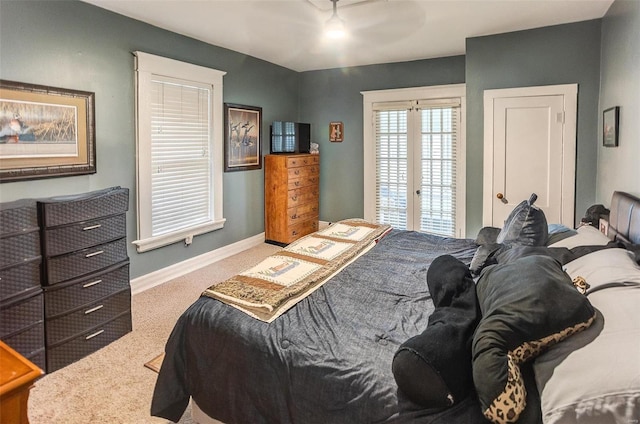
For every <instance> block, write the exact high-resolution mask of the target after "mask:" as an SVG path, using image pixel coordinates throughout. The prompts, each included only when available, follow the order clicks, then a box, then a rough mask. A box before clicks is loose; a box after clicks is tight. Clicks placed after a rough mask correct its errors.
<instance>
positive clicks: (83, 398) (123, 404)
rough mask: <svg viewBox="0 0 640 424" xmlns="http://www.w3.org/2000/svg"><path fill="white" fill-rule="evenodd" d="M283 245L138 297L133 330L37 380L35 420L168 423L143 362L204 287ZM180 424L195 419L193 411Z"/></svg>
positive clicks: (32, 406)
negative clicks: (154, 400) (156, 407)
mask: <svg viewBox="0 0 640 424" xmlns="http://www.w3.org/2000/svg"><path fill="white" fill-rule="evenodd" d="M279 249H280V248H279V247H277V246H273V245H269V244H261V245H260V246H257V247H254V248H252V249H249V250H247V251H245V252H243V253H240V254H238V255H235V256H232V257H230V258H227V259H225V260H223V261H220V262H217V263H215V264H212V265H209V266H207V267H204V268H202V269H200V270H197V271H194V272H192V273H190V274H188V275H185V276H182V277H179V278H176V279H175V280H172V281H170V282H168V283H165V284H163V285H161V286H158V287H154V288H152V289H149V290H147V291H145V292H142V293H140V294H137V295H135V296H133V299H132V315H133V331H132V332H131V333H129V334H127V335H125V336H124V337H122V338H120V339H118V340H116V341H115V342H113V343H111V344H110V345H108V346H106V347H104V348H102V349H100V350H99V351H97V352H95V353H93V354H91V355H89V356H87V357H85V358H83V359H82V360H80V361H78V362H75V363H73V364H71V365H69V366H67V367H65V368H63V369H61V370H58V371H56V372H54V373H51V374H48V375H45V376H44V377H42V378H41V379H40V380H38V381H37V382H36V385H35V387H34V388H33V389H32V390H31V395H30V397H29V419H30V422H31V424H58V423H59V424H88V423H91V424H96V423H109V424H112V423H113V424H129V423H132V424H134V423H135V424H138V423H140V424H145V423H166V422H167V421H166V420H164V419H160V418H156V417H151V416H150V415H149V410H150V407H151V396H152V394H153V388H154V385H155V381H156V378H157V373H155V372H152V371H150V370H149V369H148V368H147V367H145V366H144V364H145V363H147V362H148V361H150V360H151V359H154V358H156V357H157V356H158V354H160V353H161V352H163V351H164V344H165V342H166V340H167V338H168V336H169V334H170V332H171V330H172V329H173V325H174V324H175V322H176V320H177V319H178V317H179V316H180V314H181V313H182V312H183V311H184V310H185V309H186V308H187V307H188V306H189V305H190V304H191V303H193V302H194V301H195V300H196V299H197V298H198V296H199V295H200V293H201V292H202V291H203V290H204V289H206V288H207V287H209V286H211V285H212V284H214V283H217V282H220V281H223V280H225V279H227V278H229V277H231V276H233V275H235V274H237V273H238V272H240V271H242V270H244V269H246V268H248V267H250V266H253V265H255V264H256V263H258V262H260V261H261V260H262V259H264V258H265V257H267V256H269V255H270V254H273V253H275V252H276V251H278V250H279ZM179 422H180V423H181V424H192V423H193V421H192V420H191V411H190V409H187V411H186V412H185V415H184V416H183V417H182V419H181V420H180V421H179Z"/></svg>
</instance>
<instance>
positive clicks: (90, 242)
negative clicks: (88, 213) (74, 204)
mask: <svg viewBox="0 0 640 424" xmlns="http://www.w3.org/2000/svg"><path fill="white" fill-rule="evenodd" d="M126 226H127V222H126V216H125V214H120V215H115V216H110V217H108V218H101V219H96V220H92V221H83V222H78V223H75V224H72V225H68V226H63V227H55V228H47V229H45V230H44V231H43V232H42V236H43V241H42V247H43V249H44V252H43V253H44V255H45V256H46V257H51V256H56V255H61V254H64V253H68V252H73V251H76V250H81V249H86V248H88V247H91V246H95V245H97V244H102V243H106V242H109V241H112V240H117V239H119V238H123V237H126V235H127V230H126Z"/></svg>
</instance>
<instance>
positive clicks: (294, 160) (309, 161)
mask: <svg viewBox="0 0 640 424" xmlns="http://www.w3.org/2000/svg"><path fill="white" fill-rule="evenodd" d="M319 163H320V156H319V155H300V156H296V155H291V156H288V157H287V168H297V167H299V166H308V165H317V164H319Z"/></svg>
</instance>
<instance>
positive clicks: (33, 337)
mask: <svg viewBox="0 0 640 424" xmlns="http://www.w3.org/2000/svg"><path fill="white" fill-rule="evenodd" d="M2 341H4V342H5V343H6V344H8V345H9V346H11V347H12V348H13V349H15V350H17V351H18V353H20V354H21V355H22V356H24V357H27V358H29V357H30V356H33V355H36V354H37V353H39V352H40V351H44V321H38V322H37V323H35V324H32V325H31V326H30V327H27V328H26V329H24V330H23V331H20V332H19V333H14V334H13V335H11V336H9V337H2ZM42 365H43V366H44V363H43V364H42ZM38 366H40V364H38Z"/></svg>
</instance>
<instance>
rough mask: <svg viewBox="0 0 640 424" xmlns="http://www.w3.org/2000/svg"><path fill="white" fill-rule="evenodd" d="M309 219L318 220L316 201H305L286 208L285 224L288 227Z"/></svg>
mask: <svg viewBox="0 0 640 424" xmlns="http://www.w3.org/2000/svg"><path fill="white" fill-rule="evenodd" d="M310 219H315V220H316V221H317V220H318V203H314V202H312V203H305V204H304V205H300V206H297V207H295V208H290V209H287V226H289V227H290V226H292V225H296V224H298V223H300V222H302V221H308V220H310Z"/></svg>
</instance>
